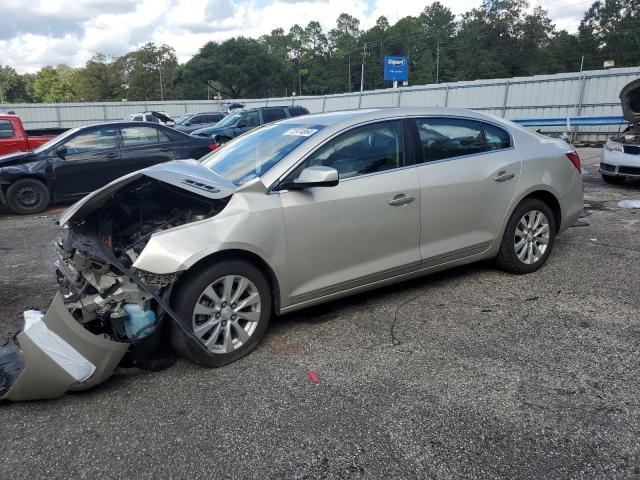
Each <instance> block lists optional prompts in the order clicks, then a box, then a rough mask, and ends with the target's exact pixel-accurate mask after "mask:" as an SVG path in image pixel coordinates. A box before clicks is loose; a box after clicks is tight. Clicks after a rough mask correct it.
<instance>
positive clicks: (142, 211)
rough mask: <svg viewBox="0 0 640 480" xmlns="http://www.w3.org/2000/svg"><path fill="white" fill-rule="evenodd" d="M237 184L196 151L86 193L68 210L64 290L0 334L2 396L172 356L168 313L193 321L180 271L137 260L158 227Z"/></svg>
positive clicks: (192, 214)
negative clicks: (180, 302) (179, 305)
mask: <svg viewBox="0 0 640 480" xmlns="http://www.w3.org/2000/svg"><path fill="white" fill-rule="evenodd" d="M234 188H235V187H234V186H233V185H232V184H230V183H229V182H227V181H225V180H224V179H222V178H221V177H219V176H217V175H215V174H214V173H212V172H211V171H209V170H208V169H206V168H205V167H203V166H202V165H201V164H199V163H198V162H196V161H176V162H169V163H167V164H162V165H157V166H154V167H150V168H148V169H145V170H142V171H140V172H136V173H134V174H130V175H128V176H126V177H123V178H121V179H119V180H116V181H115V182H112V183H111V184H109V185H107V186H105V187H104V188H102V189H100V190H98V191H96V192H94V193H93V194H91V195H89V196H87V197H85V198H84V199H83V200H81V201H80V202H78V203H76V204H75V205H73V206H72V207H70V208H69V209H68V210H67V211H66V212H65V213H64V214H63V215H62V217H61V218H60V224H61V225H63V226H64V228H66V229H67V237H66V239H65V240H63V241H59V242H58V243H57V249H58V259H57V260H56V262H55V266H56V276H57V281H58V284H59V287H60V288H59V292H58V294H57V295H56V297H55V298H54V300H53V303H52V304H51V306H50V308H49V309H48V310H47V312H46V314H45V315H44V316H42V315H41V314H39V312H27V313H26V314H25V325H24V327H23V329H22V331H21V332H20V333H19V334H18V335H16V337H15V338H14V339H11V340H9V341H4V342H2V341H0V400H2V399H7V400H13V401H16V400H35V399H45V398H53V397H57V396H60V395H62V394H63V393H65V392H67V391H72V390H82V389H87V388H90V387H93V386H95V385H97V384H99V383H101V382H103V381H104V380H106V379H107V378H108V377H109V376H111V374H112V373H113V371H114V369H115V368H116V367H117V366H118V365H121V366H127V367H128V366H136V367H140V368H145V369H151V370H156V369H160V368H162V367H164V366H167V365H169V364H170V363H172V360H173V353H172V352H171V351H170V347H169V345H168V342H167V339H166V331H167V329H166V326H167V323H168V322H175V323H176V325H177V326H178V328H180V329H181V330H182V331H183V332H184V333H185V335H187V336H188V337H191V338H194V335H193V332H192V331H191V329H189V328H187V327H186V326H185V325H184V324H183V322H182V321H181V320H180V319H179V318H178V317H177V316H176V315H175V313H174V312H173V311H172V309H171V307H170V305H169V298H170V295H171V292H172V289H173V287H174V285H175V284H176V282H177V281H178V278H179V273H172V274H164V275H159V274H152V273H150V272H145V271H143V270H139V269H136V268H134V267H133V264H134V263H135V261H136V259H137V258H138V256H139V255H140V253H141V252H142V250H144V248H145V246H146V244H147V242H148V241H149V239H150V238H151V236H152V235H154V234H155V233H158V232H161V231H164V230H168V229H171V228H176V227H179V226H181V225H185V224H188V223H193V222H197V221H201V220H205V219H207V218H210V217H212V216H214V215H217V214H218V213H219V212H220V211H221V210H222V209H223V208H224V207H225V206H226V204H227V203H228V201H229V198H230V197H231V195H232V194H233V191H234Z"/></svg>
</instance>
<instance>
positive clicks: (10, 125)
mask: <svg viewBox="0 0 640 480" xmlns="http://www.w3.org/2000/svg"><path fill="white" fill-rule="evenodd" d="M67 130H68V128H41V129H34V130H25V128H24V125H23V124H22V120H20V117H18V116H17V115H0V155H6V154H9V153H15V152H30V151H32V150H33V149H35V148H38V147H39V146H40V145H42V144H43V143H46V142H48V141H49V140H51V139H52V138H54V137H57V136H58V135H60V134H61V133H63V132H65V131H67Z"/></svg>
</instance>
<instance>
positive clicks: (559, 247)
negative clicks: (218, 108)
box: [0, 149, 640, 478]
mask: <svg viewBox="0 0 640 480" xmlns="http://www.w3.org/2000/svg"><path fill="white" fill-rule="evenodd" d="M580 153H581V155H582V158H583V164H584V168H585V170H586V173H585V176H584V181H585V202H586V203H587V204H588V205H589V207H588V216H587V217H586V218H585V219H583V220H584V221H586V222H588V225H587V226H581V227H574V228H571V229H569V231H567V232H565V233H564V234H563V235H561V236H560V237H559V238H558V240H557V244H556V249H555V250H554V253H553V255H552V256H551V258H550V260H549V262H548V264H547V265H546V266H545V268H543V269H542V270H540V271H538V272H536V273H534V274H531V275H527V276H512V275H508V274H505V273H503V272H500V271H497V270H495V269H494V268H493V267H492V265H491V264H490V263H485V264H476V265H471V266H467V267H464V268H458V269H455V270H452V271H449V272H444V273H440V274H436V275H433V276H430V277H425V278H422V279H418V280H414V281H410V282H406V283H402V284H399V285H395V286H392V287H388V288H383V289H380V290H376V291H374V292H370V293H367V294H362V295H358V296H355V297H352V298H349V299H346V300H342V301H339V302H334V303H331V304H328V305H324V306H321V307H316V308H313V309H311V310H306V311H303V312H299V313H296V314H292V315H288V316H285V317H282V318H279V319H275V320H274V321H273V322H272V325H271V326H270V328H269V331H268V332H267V335H266V338H265V339H264V341H263V342H262V344H261V345H260V346H259V347H258V349H257V350H256V351H255V352H254V353H252V354H251V355H250V356H248V357H246V358H244V359H242V360H241V361H238V362H236V363H234V364H232V365H229V366H226V367H224V368H220V369H216V370H206V369H203V368H199V367H197V366H196V365H193V364H190V363H188V362H185V361H179V362H178V363H177V364H176V365H175V366H173V367H171V368H169V369H167V370H165V371H163V372H160V373H143V372H139V371H124V370H123V371H121V372H119V373H118V374H117V375H115V376H114V377H112V378H111V379H110V380H109V381H107V382H106V383H105V384H103V385H101V386H99V387H98V388H95V389H93V390H91V391H89V392H85V393H81V394H73V395H67V396H66V397H64V398H61V399H59V400H53V401H47V402H31V403H22V404H2V405H0V432H1V433H0V435H1V437H2V448H0V477H3V478H33V477H34V476H38V477H43V476H46V477H48V478H70V477H76V478H85V477H89V478H103V477H109V478H117V477H134V476H135V477H141V478H142V477H144V478H151V477H173V478H176V477H179V478H212V477H223V478H231V477H233V478H315V477H322V478H360V477H366V478H373V477H394V478H425V477H429V478H494V477H503V478H504V477H509V478H513V477H520V478H530V477H538V478H539V477H545V478H596V477H598V478H603V477H604V478H634V477H635V478H640V440H639V438H640V399H639V397H638V392H640V380H639V377H638V371H639V367H640V352H639V345H640V315H639V313H640V307H639V306H640V301H639V300H640V290H639V286H640V268H639V260H640V246H639V244H640V243H639V242H638V239H639V233H640V210H633V209H621V208H619V207H618V201H620V200H622V199H640V182H635V183H628V184H627V185H624V186H622V187H613V186H609V185H606V184H604V183H603V182H602V180H601V179H600V177H599V175H598V174H597V163H598V155H599V150H596V149H582V150H581V152H580ZM55 216H56V213H55V212H48V213H47V214H46V215H41V216H34V217H15V216H8V215H6V214H5V215H0V256H1V258H2V263H1V265H2V269H1V270H0V333H4V334H7V333H10V332H12V331H14V330H15V329H16V328H17V326H18V320H19V314H20V312H21V311H22V310H24V309H25V308H26V307H37V308H46V306H47V305H48V303H49V301H50V299H51V296H52V294H53V293H54V291H55V282H54V277H53V275H52V267H51V262H52V259H53V247H52V246H51V245H52V240H53V239H54V238H55V237H56V236H57V235H58V234H59V231H58V228H57V227H56V226H55V225H54V219H55ZM394 319H396V322H395V329H394V333H395V336H396V337H397V338H398V339H399V342H400V343H399V344H397V345H394V343H393V342H392V340H391V326H392V324H393V322H394ZM308 370H313V371H314V372H315V373H316V375H317V376H318V378H319V381H320V383H319V384H317V385H315V384H313V383H312V382H311V381H310V380H309V378H308V377H307V374H306V372H307V371H308Z"/></svg>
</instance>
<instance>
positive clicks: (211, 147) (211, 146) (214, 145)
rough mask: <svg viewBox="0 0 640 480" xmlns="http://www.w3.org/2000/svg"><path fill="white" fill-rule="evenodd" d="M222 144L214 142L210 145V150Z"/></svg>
mask: <svg viewBox="0 0 640 480" xmlns="http://www.w3.org/2000/svg"><path fill="white" fill-rule="evenodd" d="M219 146H220V145H218V144H217V143H212V144H211V145H209V150H212V151H213V150H215V149H216V148H218V147H219Z"/></svg>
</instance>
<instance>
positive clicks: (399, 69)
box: [384, 57, 409, 82]
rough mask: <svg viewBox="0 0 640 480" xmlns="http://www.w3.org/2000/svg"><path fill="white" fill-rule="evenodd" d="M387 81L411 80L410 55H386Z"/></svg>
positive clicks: (385, 75) (385, 70) (385, 74)
mask: <svg viewBox="0 0 640 480" xmlns="http://www.w3.org/2000/svg"><path fill="white" fill-rule="evenodd" d="M384 79H385V81H399V82H404V81H407V80H409V57H384Z"/></svg>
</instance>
